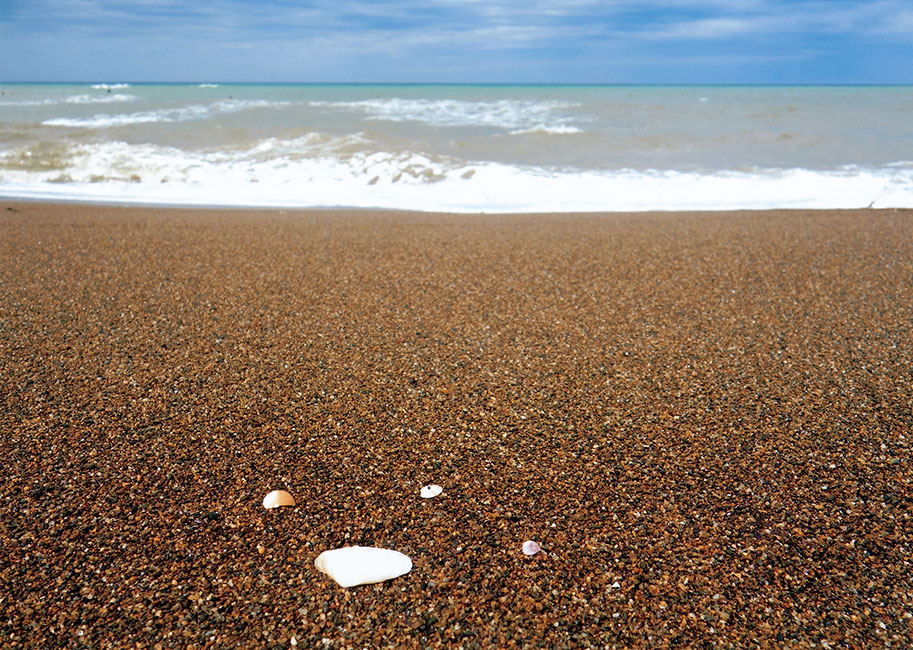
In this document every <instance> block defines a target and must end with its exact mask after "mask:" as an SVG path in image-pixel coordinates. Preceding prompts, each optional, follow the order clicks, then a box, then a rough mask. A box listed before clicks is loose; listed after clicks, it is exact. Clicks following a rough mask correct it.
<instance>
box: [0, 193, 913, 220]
mask: <svg viewBox="0 0 913 650" xmlns="http://www.w3.org/2000/svg"><path fill="white" fill-rule="evenodd" d="M27 205H39V206H48V207H51V208H53V209H56V208H57V207H60V208H65V209H66V208H68V209H76V210H80V209H82V208H97V209H101V210H113V211H144V212H167V213H180V212H187V213H210V212H221V213H227V214H238V213H243V212H253V213H264V212H274V213H276V214H277V215H287V214H291V213H298V214H302V215H307V214H310V213H313V214H317V215H319V214H324V215H325V214H330V213H338V214H365V213H373V214H378V215H384V214H386V215H415V216H422V215H424V216H444V217H455V218H459V217H493V218H497V217H507V218H517V217H543V216H551V217H569V218H575V217H584V216H590V217H592V216H600V215H601V216H606V217H611V216H620V215H626V216H635V217H636V216H644V217H651V216H657V215H669V216H675V215H680V216H688V215H707V216H724V215H738V214H747V215H751V214H755V215H763V214H780V215H789V214H805V213H808V214H823V213H837V214H840V213H850V212H852V213H866V212H875V213H911V214H913V207H910V208H907V207H871V206H867V207H856V208H801V207H792V208H738V209H728V208H720V209H683V210H578V211H573V212H555V211H551V210H542V211H521V212H450V211H446V210H443V211H442V210H415V209H410V208H383V207H377V208H374V207H360V206H310V207H283V206H246V205H228V206H226V205H219V204H199V205H196V204H171V203H132V202H114V201H101V200H99V201H93V200H89V199H87V200H85V201H82V200H70V199H60V200H56V199H47V198H35V199H32V198H22V197H4V196H0V209H3V208H4V207H7V206H8V207H13V208H17V209H18V208H19V207H22V206H27Z"/></svg>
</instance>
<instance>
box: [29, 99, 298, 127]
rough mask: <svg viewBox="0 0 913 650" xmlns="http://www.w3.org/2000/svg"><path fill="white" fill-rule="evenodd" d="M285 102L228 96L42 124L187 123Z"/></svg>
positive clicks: (98, 125) (282, 104) (60, 119)
mask: <svg viewBox="0 0 913 650" xmlns="http://www.w3.org/2000/svg"><path fill="white" fill-rule="evenodd" d="M284 105H287V102H268V101H262V100H258V101H249V100H237V99H229V100H223V101H218V102H214V103H212V104H208V105H203V104H190V105H187V106H178V107H175V108H160V109H158V110H154V111H139V112H135V113H121V114H118V115H108V114H104V113H102V114H99V115H93V116H92V117H55V118H51V119H48V120H45V121H43V122H42V124H43V125H45V126H69V127H80V128H93V129H101V128H107V127H113V126H125V125H129V124H149V123H154V122H189V121H191V120H203V119H206V118H208V117H210V116H212V115H217V114H226V113H236V112H239V111H244V110H250V109H256V108H268V107H272V106H284Z"/></svg>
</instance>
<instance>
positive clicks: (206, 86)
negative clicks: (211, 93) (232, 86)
mask: <svg viewBox="0 0 913 650" xmlns="http://www.w3.org/2000/svg"><path fill="white" fill-rule="evenodd" d="M218 87H219V84H199V85H198V86H197V88H218Z"/></svg>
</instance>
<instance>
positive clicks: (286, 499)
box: [263, 490, 295, 508]
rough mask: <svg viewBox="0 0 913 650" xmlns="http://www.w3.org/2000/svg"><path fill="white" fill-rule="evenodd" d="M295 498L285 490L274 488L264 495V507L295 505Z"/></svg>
mask: <svg viewBox="0 0 913 650" xmlns="http://www.w3.org/2000/svg"><path fill="white" fill-rule="evenodd" d="M293 505H295V499H294V498H293V497H292V495H291V494H289V493H288V492H286V491H285V490H273V491H272V492H270V493H269V494H267V495H266V496H265V497H263V507H264V508H278V507H279V506H293Z"/></svg>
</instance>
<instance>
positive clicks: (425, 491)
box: [419, 485, 444, 499]
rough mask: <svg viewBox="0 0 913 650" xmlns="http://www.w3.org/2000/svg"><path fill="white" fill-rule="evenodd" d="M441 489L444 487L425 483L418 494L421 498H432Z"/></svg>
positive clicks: (441, 490)
mask: <svg viewBox="0 0 913 650" xmlns="http://www.w3.org/2000/svg"><path fill="white" fill-rule="evenodd" d="M443 491H444V488H442V487H441V486H440V485H426V486H425V487H423V488H422V489H421V490H420V491H419V494H421V495H422V498H423V499H433V498H434V497H436V496H437V495H439V494H440V493H441V492H443Z"/></svg>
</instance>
